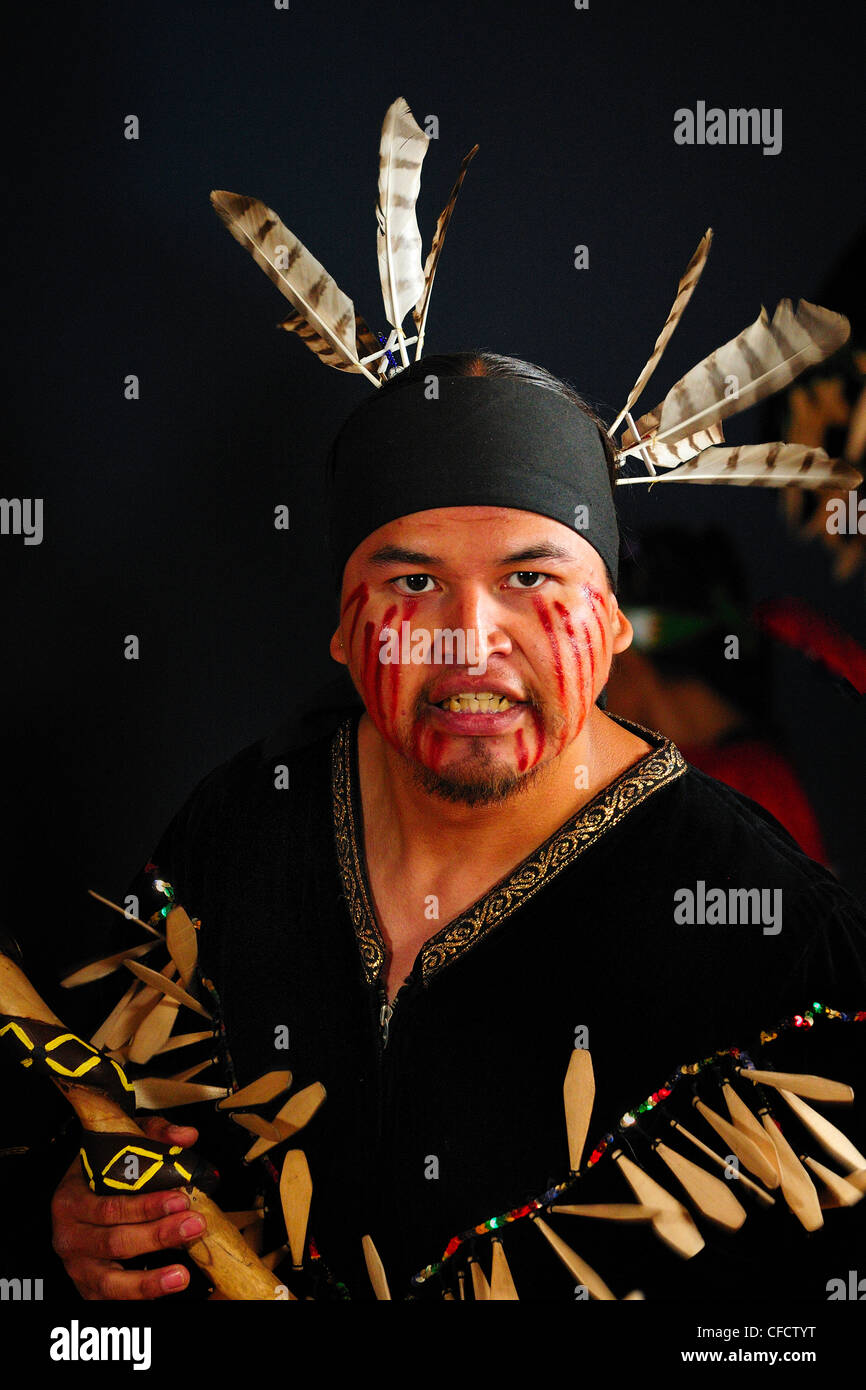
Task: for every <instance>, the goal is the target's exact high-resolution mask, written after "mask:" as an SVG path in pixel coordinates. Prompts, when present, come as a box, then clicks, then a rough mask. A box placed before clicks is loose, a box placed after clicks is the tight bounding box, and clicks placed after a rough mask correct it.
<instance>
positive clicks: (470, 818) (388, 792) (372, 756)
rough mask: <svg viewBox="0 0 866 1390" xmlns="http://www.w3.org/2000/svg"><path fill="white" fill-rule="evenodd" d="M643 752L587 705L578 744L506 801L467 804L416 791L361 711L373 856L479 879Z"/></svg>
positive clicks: (514, 859)
mask: <svg viewBox="0 0 866 1390" xmlns="http://www.w3.org/2000/svg"><path fill="white" fill-rule="evenodd" d="M649 751H650V745H649V744H647V743H645V742H644V740H643V739H641V738H638V737H637V736H636V735H634V734H632V733H631V732H630V731H629V730H627V729H624V728H622V726H621V725H619V724H616V723H615V722H614V721H613V720H612V719H608V718H607V716H606V715H605V714H603V713H602V711H601V710H599V709H598V708H597V707H596V706H593V708H592V711H591V713H590V716H589V718H588V719H587V721H586V723H585V725H584V727H583V729H582V730H581V732H580V734H579V735H578V736H577V738H576V739H575V740H574V741H573V742H572V743H571V744H569V746H568V747H567V748H566V749H565V751H564V752H563V753H561V754H560V755H559V757H557V758H555V759H552V760H551V761H550V763H549V764H547V765H546V766H545V767H544V768H542V769H541V770H540V771H539V773H538V774H537V775H536V776H534V777H531V778H529V779H528V780H527V783H526V785H525V786H524V787H522V788H521V789H520V790H518V791H517V792H515V793H514V795H512V796H511V797H509V798H507V799H506V800H505V801H501V802H498V803H495V804H493V805H480V806H478V805H476V806H469V805H466V804H465V803H461V802H452V801H447V800H445V799H443V798H442V797H441V796H437V795H436V794H435V793H433V792H429V791H425V790H424V789H423V788H421V787H419V786H418V784H417V782H416V781H415V779H414V777H413V773H412V768H411V765H410V764H409V763H408V762H407V760H406V759H405V758H404V757H403V756H402V755H401V754H400V753H398V752H397V750H396V749H395V748H393V747H392V745H391V744H389V743H388V742H386V740H385V739H383V738H382V736H381V734H380V733H379V731H378V729H377V728H376V726H375V725H374V723H373V721H372V720H371V719H370V717H369V715H368V714H367V713H366V712H365V713H364V714H363V715H362V716H361V720H360V723H359V726H358V764H359V776H360V783H361V795H362V801H363V811H364V821H365V826H366V828H367V834H368V835H371V834H375V836H376V840H377V843H378V846H379V852H380V853H381V854H382V855H383V857H385V858H386V859H387V860H388V861H389V862H390V863H392V864H393V865H395V866H396V865H398V864H399V866H400V869H401V872H403V873H412V872H418V873H421V874H424V873H429V871H430V870H431V868H433V866H435V865H437V864H439V865H445V864H451V865H454V864H455V863H458V864H467V863H469V862H471V863H472V865H473V866H474V867H475V868H476V869H477V870H478V871H479V872H482V873H483V869H484V866H486V865H489V866H490V867H491V870H495V868H496V867H497V866H498V865H501V864H502V863H503V862H507V863H518V862H519V861H520V859H521V858H523V857H525V855H526V854H528V853H530V851H531V850H532V849H533V848H535V846H536V845H539V844H541V843H542V842H543V841H544V840H546V839H547V838H548V836H550V835H552V834H553V832H554V831H555V830H556V829H558V827H559V826H560V825H562V824H563V822H564V821H566V820H568V819H569V817H570V816H573V815H574V814H575V813H576V812H577V811H579V810H580V808H581V807H582V806H583V805H585V804H586V803H587V802H588V801H590V800H591V799H592V798H593V797H594V796H596V795H597V794H598V792H600V791H601V790H602V789H603V788H604V787H606V786H607V785H608V784H609V783H610V782H612V781H613V780H614V778H616V777H618V776H619V775H620V773H622V772H624V771H625V769H626V768H628V767H630V766H631V765H632V764H633V763H635V762H636V761H637V760H638V759H639V758H641V757H643V756H644V755H645V754H646V753H648V752H649ZM576 784H577V785H576ZM377 832H381V833H377Z"/></svg>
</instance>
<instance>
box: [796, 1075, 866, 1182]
mask: <svg viewBox="0 0 866 1390" xmlns="http://www.w3.org/2000/svg"><path fill="white" fill-rule="evenodd" d="M779 1094H780V1095H781V1096H784V1097H785V1100H786V1101H787V1102H788V1104H789V1105H790V1107H791V1109H792V1110H793V1112H794V1114H795V1115H796V1116H797V1119H798V1120H799V1121H800V1123H801V1125H803V1126H804V1127H805V1128H806V1129H807V1130H808V1131H809V1133H810V1134H811V1135H813V1136H814V1138H815V1139H817V1140H818V1143H819V1144H820V1145H821V1148H822V1149H824V1150H825V1152H826V1153H828V1154H829V1155H830V1157H831V1158H835V1159H836V1162H837V1163H842V1164H844V1166H845V1167H846V1168H850V1169H858V1168H866V1158H864V1157H863V1155H862V1154H861V1152H860V1150H859V1149H858V1148H856V1147H855V1145H854V1144H852V1143H851V1140H850V1139H849V1138H848V1136H847V1135H846V1134H843V1133H842V1131H841V1129H837V1128H836V1126H835V1125H832V1124H831V1123H830V1121H829V1120H826V1119H825V1118H824V1116H823V1115H819V1113H818V1111H817V1110H813V1109H812V1107H811V1105H807V1104H806V1102H805V1101H804V1100H801V1099H800V1097H799V1096H795V1095H794V1093H793V1091H786V1090H784V1088H780V1089H779Z"/></svg>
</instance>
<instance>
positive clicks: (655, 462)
mask: <svg viewBox="0 0 866 1390" xmlns="http://www.w3.org/2000/svg"><path fill="white" fill-rule="evenodd" d="M724 440H725V436H724V433H723V431H722V426H721V423H718V424H715V425H710V427H709V429H706V430H697V431H696V432H695V433H694V434H687V435H686V436H685V437H684V438H683V439H675V440H674V442H673V443H672V444H657V443H656V442H655V441H654V440H651V441H650V442H648V443H647V444H633V445H632V447H631V448H630V449H623V450H622V452H621V453H620V454H619V455H618V456H617V457H618V458H626V457H628V455H630V454H631V455H636V456H639V457H640V458H641V459H642V460H643V462H644V463H647V462H649V463H651V464H652V466H653V467H654V468H676V467H677V465H678V464H680V463H686V462H687V460H688V459H693V458H694V457H695V455H696V454H700V453H702V452H703V450H704V449H709V448H711V447H712V445H714V444H723V443H724Z"/></svg>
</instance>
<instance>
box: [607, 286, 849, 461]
mask: <svg viewBox="0 0 866 1390" xmlns="http://www.w3.org/2000/svg"><path fill="white" fill-rule="evenodd" d="M850 331H851V326H850V324H849V323H848V320H847V319H846V318H844V317H843V316H842V315H841V314H835V313H833V311H832V310H830V309H822V308H821V307H820V305H818V304H810V303H809V302H808V301H807V300H805V299H801V300H800V302H799V304H798V306H797V310H796V313H795V312H794V311H793V310H792V308H791V301H790V299H782V300H780V301H779V304H778V306H777V308H776V312H775V313H774V315H773V318H772V322H771V321H770V319H769V318H768V316H767V311H766V309H764V308H763V306H762V308H761V312H760V314H759V315H758V317H757V319H756V320H755V322H754V323H753V324H750V326H749V327H748V328H746V329H744V330H743V332H742V333H740V334H738V335H737V337H736V338H732V339H731V340H730V342H728V343H725V344H724V345H723V346H722V347H720V348H716V350H715V352H711V353H710V355H709V357H705V358H704V360H703V361H702V362H699V363H698V364H697V366H695V367H692V369H691V371H688V372H686V375H685V376H684V377H682V378H681V379H680V380H679V381H678V382H677V383H676V385H675V386H673V387H671V389H670V391H669V392H668V394H667V395H666V396H665V399H664V400H663V401H662V403H661V405H658V406H656V408H655V409H654V410H651V411H649V413H648V414H646V415H643V416H641V418H640V420H638V421H637V430H638V437H639V438H644V437H646V436H653V437H654V438H655V442H656V443H657V444H664V443H672V442H673V441H674V440H677V439H682V438H683V437H684V436H685V435H689V434H694V433H695V431H696V430H701V429H706V428H707V427H708V426H709V425H711V424H715V422H716V421H718V420H724V419H727V417H728V416H729V415H736V414H737V413H738V412H739V411H741V410H746V409H748V407H749V406H751V405H755V404H756V403H757V402H758V401H760V400H763V399H764V398H765V397H766V396H771V395H772V394H773V393H774V392H775V391H779V390H781V388H782V387H783V386H787V385H788V382H789V381H793V380H794V378H795V377H796V376H799V374H800V372H802V371H804V370H805V368H806V367H810V366H812V365H813V364H814V363H815V362H821V361H823V359H824V358H825V357H829V356H830V354H831V353H832V352H835V351H836V349H837V348H839V347H841V346H842V344H843V343H844V342H846V341H847V338H848V335H849V333H850ZM622 442H623V447H625V448H628V447H629V446H630V445H632V444H634V443H635V437H634V435H633V434H632V432H631V431H630V430H628V431H626V434H625V435H624V436H623V441H622Z"/></svg>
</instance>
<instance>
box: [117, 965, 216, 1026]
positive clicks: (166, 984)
mask: <svg viewBox="0 0 866 1390" xmlns="http://www.w3.org/2000/svg"><path fill="white" fill-rule="evenodd" d="M123 963H124V965H125V966H126V968H127V970H131V971H132V973H133V975H137V976H138V978H139V979H140V980H143V981H144V983H145V984H146V985H151V986H152V988H153V989H157V990H159V991H160V992H161V993H162V994H167V995H169V997H170V998H171V999H176V1000H177V1002H178V1003H179V1004H185V1005H186V1007H187V1008H188V1009H192V1010H193V1012H194V1013H197V1014H201V1016H202V1018H210V1017H211V1015H210V1014H209V1013H208V1011H207V1009H206V1008H204V1006H203V1005H202V1004H200V1003H199V1002H198V1000H197V999H193V997H192V995H191V994H188V993H187V991H186V990H185V989H182V988H181V986H180V985H176V984H175V983H174V981H173V980H168V979H166V978H165V976H163V975H160V974H159V972H158V971H156V970H149V969H148V967H147V966H146V965H139V963H138V961H135V960H125V961H124V962H123Z"/></svg>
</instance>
